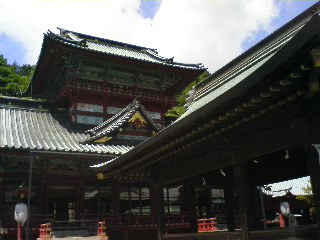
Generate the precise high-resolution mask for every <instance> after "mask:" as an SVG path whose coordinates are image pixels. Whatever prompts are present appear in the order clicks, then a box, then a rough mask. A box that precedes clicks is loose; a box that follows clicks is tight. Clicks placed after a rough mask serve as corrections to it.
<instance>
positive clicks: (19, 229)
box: [17, 223, 21, 240]
mask: <svg viewBox="0 0 320 240" xmlns="http://www.w3.org/2000/svg"><path fill="white" fill-rule="evenodd" d="M17 240H21V224H19V223H18V232H17Z"/></svg>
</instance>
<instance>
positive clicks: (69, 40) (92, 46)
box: [45, 29, 205, 70]
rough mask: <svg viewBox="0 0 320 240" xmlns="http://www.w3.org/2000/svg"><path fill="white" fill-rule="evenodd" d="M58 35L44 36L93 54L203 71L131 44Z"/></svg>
mask: <svg viewBox="0 0 320 240" xmlns="http://www.w3.org/2000/svg"><path fill="white" fill-rule="evenodd" d="M59 30H60V34H55V33H53V32H51V31H48V32H47V33H46V34H45V36H47V37H49V38H51V39H54V40H56V41H59V42H62V43H65V44H66V45H70V46H74V47H78V48H82V49H86V50H89V51H93V52H100V53H105V54H108V55H113V56H118V57H125V58H129V59H135V60H139V61H144V62H150V63H156V64H161V65H166V66H171V67H175V68H184V69H190V70H204V69H205V68H204V67H203V66H202V64H201V63H199V64H185V63H178V62H174V61H173V58H165V57H161V56H159V55H158V53H157V51H156V50H155V49H152V48H145V47H140V46H136V45H132V44H126V43H122V42H117V41H113V40H108V39H103V38H98V37H93V36H89V35H85V34H81V33H76V32H72V31H68V30H65V29H59Z"/></svg>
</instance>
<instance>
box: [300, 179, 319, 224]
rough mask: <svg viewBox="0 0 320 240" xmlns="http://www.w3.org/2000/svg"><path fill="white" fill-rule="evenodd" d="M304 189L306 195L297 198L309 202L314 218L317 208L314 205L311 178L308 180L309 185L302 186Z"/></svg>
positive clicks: (310, 211) (311, 214)
mask: <svg viewBox="0 0 320 240" xmlns="http://www.w3.org/2000/svg"><path fill="white" fill-rule="evenodd" d="M302 191H303V192H304V194H305V195H301V196H297V197H296V198H297V199H298V200H300V201H303V202H305V203H306V204H307V206H308V207H309V213H310V216H311V218H313V219H314V217H315V214H316V209H315V206H314V200H313V194H312V187H311V183H310V180H309V182H308V185H307V186H306V187H304V188H302Z"/></svg>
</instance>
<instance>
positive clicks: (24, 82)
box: [0, 54, 35, 96]
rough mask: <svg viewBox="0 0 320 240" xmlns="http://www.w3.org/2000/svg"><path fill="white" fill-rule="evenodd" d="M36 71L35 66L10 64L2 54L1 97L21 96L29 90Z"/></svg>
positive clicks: (0, 66) (0, 64) (0, 70)
mask: <svg viewBox="0 0 320 240" xmlns="http://www.w3.org/2000/svg"><path fill="white" fill-rule="evenodd" d="M34 69H35V66H34V65H29V64H23V65H22V66H18V65H17V64H16V63H13V64H8V62H7V59H6V58H4V57H3V55H2V54H0V95H6V96H20V95H21V93H22V92H24V91H25V90H26V89H27V87H28V85H29V83H30V80H31V78H32V75H33V72H34Z"/></svg>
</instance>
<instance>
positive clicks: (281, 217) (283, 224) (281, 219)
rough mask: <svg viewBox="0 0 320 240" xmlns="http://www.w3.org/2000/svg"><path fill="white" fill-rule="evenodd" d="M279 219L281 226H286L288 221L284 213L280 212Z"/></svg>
mask: <svg viewBox="0 0 320 240" xmlns="http://www.w3.org/2000/svg"><path fill="white" fill-rule="evenodd" d="M279 221H280V227H281V228H284V227H286V222H285V220H284V218H283V216H282V214H279Z"/></svg>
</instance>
